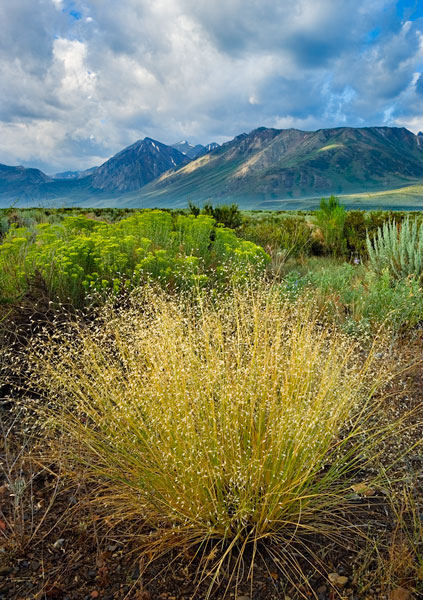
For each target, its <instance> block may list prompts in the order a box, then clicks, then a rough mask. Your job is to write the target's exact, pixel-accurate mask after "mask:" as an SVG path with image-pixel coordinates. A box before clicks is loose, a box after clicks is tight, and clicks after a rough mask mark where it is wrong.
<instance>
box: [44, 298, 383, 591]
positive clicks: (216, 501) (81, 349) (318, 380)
mask: <svg viewBox="0 0 423 600" xmlns="http://www.w3.org/2000/svg"><path fill="white" fill-rule="evenodd" d="M105 311H106V312H105V318H104V320H103V321H102V323H101V324H100V325H98V324H97V325H96V326H94V327H92V328H90V329H86V330H79V331H75V332H74V334H73V336H70V338H69V341H66V340H64V339H63V336H62V337H60V339H59V340H58V341H55V339H54V337H53V338H52V339H51V340H50V343H49V344H47V345H46V344H45V343H44V344H43V346H42V348H38V349H37V348H36V349H35V356H36V359H35V367H34V368H35V375H34V377H35V380H36V384H37V385H38V386H39V387H41V388H42V389H43V390H44V393H45V396H46V398H47V400H48V406H49V408H48V409H46V413H47V417H48V419H47V421H46V427H50V428H53V431H57V430H61V431H63V432H64V434H65V436H66V437H67V440H68V442H67V451H65V454H67V459H68V469H69V472H72V471H75V472H77V471H78V465H81V464H82V465H84V472H85V474H86V475H87V476H88V477H90V478H91V479H92V480H93V481H94V482H96V483H97V484H98V483H100V487H101V491H99V499H100V500H101V501H102V503H103V508H104V510H105V512H106V513H108V514H109V516H110V515H112V516H113V518H116V519H125V518H128V519H133V518H134V517H135V518H139V519H140V521H142V522H143V523H146V522H147V523H148V525H149V527H150V528H151V530H152V531H153V532H156V534H157V535H154V534H152V535H151V536H150V538H149V546H148V550H149V551H156V552H157V553H160V552H162V551H164V550H167V549H170V548H174V547H175V546H176V545H180V547H181V548H182V547H184V549H186V548H187V547H195V548H197V549H198V548H200V550H199V551H198V552H199V554H198V556H200V555H202V557H203V559H205V563H204V562H203V564H206V565H207V566H206V568H205V570H204V573H206V572H207V573H210V572H212V573H214V578H215V579H216V578H217V577H218V575H219V573H220V572H221V571H222V567H223V566H224V565H225V564H227V559H229V557H230V556H234V552H233V551H234V550H235V549H236V550H237V552H238V551H239V553H238V554H237V556H238V559H237V561H238V562H236V564H237V565H238V566H239V564H241V563H240V561H241V559H240V558H239V557H242V554H243V550H244V549H246V547H247V546H248V545H250V546H251V547H252V548H253V554H252V555H253V556H254V553H255V551H256V550H257V548H258V544H259V543H260V542H268V543H269V547H273V548H276V547H277V548H278V551H279V553H280V554H284V556H285V557H286V558H287V560H288V561H290V560H291V561H292V562H295V559H294V558H293V557H292V556H291V557H290V555H289V552H286V553H285V551H286V550H289V548H290V547H291V546H292V544H293V543H296V542H297V541H298V540H300V541H301V540H303V539H304V537H305V538H306V539H307V537H308V536H310V535H312V534H314V533H326V534H328V535H330V534H331V531H333V529H332V530H331V522H333V523H334V525H335V528H336V531H337V532H338V534H339V529H340V526H341V525H342V521H341V517H340V514H341V512H340V510H341V509H343V508H345V506H346V504H348V498H349V497H350V496H351V488H350V486H351V483H352V478H353V477H356V475H357V471H358V470H359V466H360V468H365V467H366V465H367V464H368V463H369V461H371V459H372V455H373V454H374V444H375V436H377V435H379V434H380V431H378V432H377V433H375V432H372V431H371V430H369V429H368V427H367V426H366V422H367V416H366V415H369V414H370V413H371V412H372V410H373V408H371V405H372V403H373V402H374V400H373V393H374V391H375V389H376V388H377V387H378V385H379V384H380V381H381V379H382V377H381V376H380V374H378V373H377V369H376V368H375V361H374V353H372V352H370V355H368V356H367V358H366V357H363V355H362V354H363V353H362V352H360V351H359V348H358V347H357V345H356V344H355V343H353V342H352V341H351V340H350V339H348V338H347V337H346V336H343V335H341V334H339V333H336V332H335V331H334V330H333V329H331V328H329V327H328V326H326V325H324V324H322V323H321V322H320V320H319V318H318V315H316V314H315V312H313V309H312V308H311V306H307V305H304V304H297V305H292V304H288V303H287V304H281V302H280V300H277V298H276V296H275V295H272V293H269V291H268V290H267V291H266V290H264V291H257V290H256V291H255V292H252V291H250V292H248V291H243V292H236V293H234V294H233V295H231V297H230V298H227V299H221V300H220V302H216V301H213V302H212V301H208V300H201V301H198V302H197V303H195V304H194V305H193V304H192V303H189V302H185V301H184V300H182V299H171V298H169V297H168V296H166V295H164V294H163V293H161V292H157V291H152V290H149V291H146V292H144V293H143V296H142V298H138V299H135V300H134V302H133V303H132V305H131V306H129V307H126V308H125V309H121V310H109V309H105ZM43 415H44V416H45V413H43ZM366 427H367V432H366ZM338 537H339V535H338ZM212 541H216V542H217V545H214V546H213V550H212V551H210V550H211V546H210V544H209V543H208V542H212Z"/></svg>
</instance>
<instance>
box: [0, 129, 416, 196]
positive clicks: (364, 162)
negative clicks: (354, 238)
mask: <svg viewBox="0 0 423 600" xmlns="http://www.w3.org/2000/svg"><path fill="white" fill-rule="evenodd" d="M182 143H184V144H185V143H187V142H186V140H184V141H183V142H182ZM188 144H189V143H188ZM189 146H190V147H191V148H195V146H193V145H192V144H189ZM211 146H213V144H211ZM203 148H205V149H206V147H203ZM88 171H91V173H89V174H88V175H86V176H82V177H79V178H70V179H62V180H61V179H53V178H51V177H49V176H47V175H45V174H43V173H42V172H41V171H38V170H37V169H25V168H24V167H7V166H5V165H3V166H0V201H1V202H2V204H4V202H5V201H6V200H7V199H11V198H12V197H13V199H15V198H16V197H17V196H19V195H20V196H21V198H22V199H23V201H24V202H26V203H27V202H29V201H31V200H33V199H38V200H46V201H50V202H54V201H55V200H57V201H59V200H60V201H61V202H65V203H78V202H80V203H82V204H86V205H88V204H89V203H90V202H91V203H94V204H96V205H101V202H104V203H105V204H107V205H112V204H111V203H115V204H114V205H116V206H133V207H136V206H157V205H161V206H169V207H171V206H182V205H186V204H187V202H188V200H194V201H196V202H203V201H213V202H215V203H228V202H233V201H234V202H238V203H239V204H240V205H241V206H242V205H243V204H245V205H248V206H252V205H254V202H256V203H260V202H273V201H275V200H277V201H282V200H290V199H295V198H306V197H317V196H319V195H327V194H330V193H334V194H354V193H362V192H365V191H366V190H369V191H371V190H373V191H381V190H384V189H385V190H386V189H391V188H395V187H397V188H399V187H402V186H407V185H409V184H412V183H416V182H418V183H420V182H422V181H423V136H421V135H420V136H418V135H417V136H416V135H414V133H412V132H410V131H408V130H407V129H405V128H401V127H385V126H381V127H364V128H351V127H337V128H331V129H319V130H317V131H302V130H299V129H294V128H290V129H275V128H266V127H258V128H256V129H254V130H252V131H251V132H250V133H241V134H239V135H237V136H236V137H235V138H233V139H232V140H230V141H228V142H225V143H224V144H222V145H221V146H217V147H212V148H211V149H210V150H209V151H206V153H204V154H201V155H200V156H199V157H197V158H194V159H193V160H191V159H190V158H189V156H187V155H186V154H183V153H182V152H180V151H179V150H178V149H177V148H175V147H173V146H167V145H166V144H162V143H161V142H158V141H157V140H153V139H152V138H145V139H144V140H137V141H136V142H134V144H131V145H130V146H128V147H127V148H124V149H123V150H121V151H120V152H118V153H117V154H115V155H114V156H113V157H112V158H110V159H109V160H108V161H105V162H104V163H103V164H102V165H100V166H99V167H96V168H93V169H91V170H88ZM6 174H7V176H6Z"/></svg>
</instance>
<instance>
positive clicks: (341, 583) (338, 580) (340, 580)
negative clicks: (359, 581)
mask: <svg viewBox="0 0 423 600" xmlns="http://www.w3.org/2000/svg"><path fill="white" fill-rule="evenodd" d="M328 580H329V582H330V583H331V584H332V585H334V586H335V587H337V588H339V589H341V590H342V589H343V588H344V587H345V586H346V585H347V583H348V577H347V576H346V575H339V573H329V575H328Z"/></svg>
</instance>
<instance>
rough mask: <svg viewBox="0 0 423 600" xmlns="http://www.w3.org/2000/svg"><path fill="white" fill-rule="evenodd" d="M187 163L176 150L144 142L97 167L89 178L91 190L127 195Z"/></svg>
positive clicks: (184, 157)
mask: <svg viewBox="0 0 423 600" xmlns="http://www.w3.org/2000/svg"><path fill="white" fill-rule="evenodd" d="M188 162H190V159H189V158H188V157H186V156H184V155H183V154H182V153H181V152H179V150H176V149H175V148H171V147H170V146H166V145H165V144H161V143H160V142H157V141H155V140H152V139H151V138H145V139H144V140H139V141H138V142H135V144H132V146H128V148H125V149H124V150H122V151H121V152H119V153H118V154H115V156H113V157H112V158H111V159H110V160H108V161H107V162H105V163H104V164H102V165H101V166H100V167H98V168H97V169H96V170H95V171H94V173H93V174H92V175H91V176H90V180H91V186H92V187H93V188H94V189H96V190H105V191H108V192H130V191H133V190H138V189H140V188H141V187H143V186H144V185H146V184H147V183H149V182H150V181H152V180H153V179H156V178H157V177H159V176H160V175H161V174H162V173H164V172H165V171H168V170H169V169H174V168H175V167H179V166H181V165H185V164H187V163H188Z"/></svg>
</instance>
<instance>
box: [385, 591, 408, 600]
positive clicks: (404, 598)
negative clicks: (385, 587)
mask: <svg viewBox="0 0 423 600" xmlns="http://www.w3.org/2000/svg"><path fill="white" fill-rule="evenodd" d="M388 598H389V600H410V599H411V592H409V591H408V590H406V589H405V588H396V589H395V590H392V592H390V593H389V596H388Z"/></svg>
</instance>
